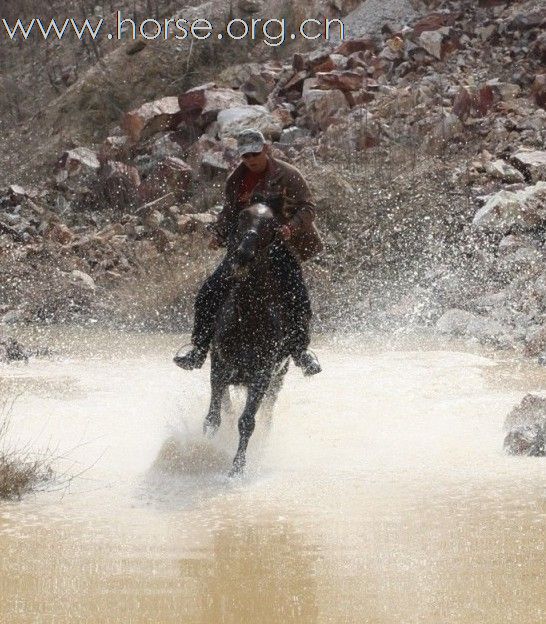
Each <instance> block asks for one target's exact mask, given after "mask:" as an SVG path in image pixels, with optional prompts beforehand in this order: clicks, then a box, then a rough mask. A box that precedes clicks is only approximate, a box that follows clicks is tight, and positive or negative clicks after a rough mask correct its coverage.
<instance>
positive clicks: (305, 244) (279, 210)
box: [213, 156, 323, 260]
mask: <svg viewBox="0 0 546 624" xmlns="http://www.w3.org/2000/svg"><path fill="white" fill-rule="evenodd" d="M268 158H269V166H268V168H267V171H266V174H265V175H264V177H263V178H262V179H261V180H259V181H258V183H257V185H256V186H255V187H254V190H253V191H252V194H251V196H250V199H249V201H248V202H245V203H242V202H240V201H239V200H238V197H239V187H240V185H241V183H242V180H243V178H244V175H245V172H246V171H248V169H247V167H246V165H245V164H244V163H241V164H240V165H239V166H238V167H237V168H236V169H235V170H234V171H233V173H232V174H231V175H230V176H229V177H228V179H227V181H226V190H225V201H224V206H223V209H222V211H221V212H220V214H219V215H218V220H217V222H216V223H215V224H214V226H213V229H214V231H215V232H216V234H217V235H218V236H219V237H220V238H221V239H222V240H224V241H225V240H227V239H228V238H229V236H230V235H231V233H232V232H234V231H235V228H236V227H237V217H238V215H239V212H240V211H241V210H242V209H243V208H245V207H246V206H248V205H249V204H250V203H256V202H261V203H264V204H267V205H268V206H269V207H270V208H271V210H272V211H273V214H274V215H275V217H276V218H277V220H278V221H279V223H281V224H288V225H290V227H291V229H292V232H293V234H292V236H291V237H290V239H289V241H288V243H287V244H288V245H289V247H291V248H292V249H293V251H294V252H295V253H296V255H297V256H298V257H299V258H300V259H301V260H308V259H309V258H312V257H313V256H315V255H316V254H317V253H319V252H320V251H321V250H322V247H323V246H322V241H321V239H320V235H319V232H318V230H317V228H316V226H315V224H314V220H315V210H316V206H315V203H314V201H313V197H312V194H311V190H310V189H309V186H308V184H307V182H306V181H305V179H304V177H303V176H302V175H301V173H300V172H299V171H298V169H296V167H294V166H293V165H290V164H289V163H287V162H285V161H283V160H279V159H278V158H273V157H272V156H269V157H268Z"/></svg>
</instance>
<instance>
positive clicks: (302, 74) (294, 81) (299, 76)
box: [279, 70, 309, 94]
mask: <svg viewBox="0 0 546 624" xmlns="http://www.w3.org/2000/svg"><path fill="white" fill-rule="evenodd" d="M308 77H309V75H308V73H307V71H305V70H302V71H299V72H296V73H295V74H293V75H292V76H291V77H290V79H289V80H287V81H286V83H284V84H283V85H282V86H281V87H280V89H279V94H283V93H286V92H287V91H290V90H291V89H298V90H300V89H301V88H302V86H303V81H304V80H305V79H306V78H308Z"/></svg>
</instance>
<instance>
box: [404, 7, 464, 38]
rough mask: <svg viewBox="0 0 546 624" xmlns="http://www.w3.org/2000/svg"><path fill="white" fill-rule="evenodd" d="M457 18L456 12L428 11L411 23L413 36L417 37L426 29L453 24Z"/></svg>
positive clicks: (435, 28)
mask: <svg viewBox="0 0 546 624" xmlns="http://www.w3.org/2000/svg"><path fill="white" fill-rule="evenodd" d="M456 19H457V14H456V13H430V14H429V15H426V16H425V17H423V18H421V19H420V20H418V21H417V22H416V23H415V24H414V25H413V37H414V38H418V37H419V36H420V35H421V33H423V32H425V31H427V30H438V29H439V28H443V27H444V26H453V24H454V23H455V21H456Z"/></svg>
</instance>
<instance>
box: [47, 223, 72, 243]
mask: <svg viewBox="0 0 546 624" xmlns="http://www.w3.org/2000/svg"><path fill="white" fill-rule="evenodd" d="M43 236H44V238H45V239H46V240H49V241H52V242H55V243H59V244H60V245H66V244H67V243H70V242H71V241H72V240H73V239H74V233H73V232H72V230H70V229H69V228H68V226H66V225H65V224H64V223H58V222H51V223H49V224H48V225H47V227H46V228H45V230H44V233H43Z"/></svg>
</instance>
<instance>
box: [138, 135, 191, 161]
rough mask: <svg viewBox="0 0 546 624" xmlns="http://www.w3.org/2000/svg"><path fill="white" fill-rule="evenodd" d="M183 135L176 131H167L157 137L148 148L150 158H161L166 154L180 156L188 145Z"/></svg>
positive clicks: (165, 156) (181, 156)
mask: <svg viewBox="0 0 546 624" xmlns="http://www.w3.org/2000/svg"><path fill="white" fill-rule="evenodd" d="M187 143H188V142H187V141H186V140H185V137H181V136H180V133H179V132H177V131H173V132H167V133H166V134H164V135H162V136H159V137H157V139H155V141H153V142H152V144H151V145H150V146H149V148H148V153H149V154H150V156H151V157H152V158H155V159H161V158H167V157H168V156H174V157H175V158H182V159H183V156H184V153H185V151H186V149H187V148H188V147H189V145H188V144H187Z"/></svg>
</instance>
